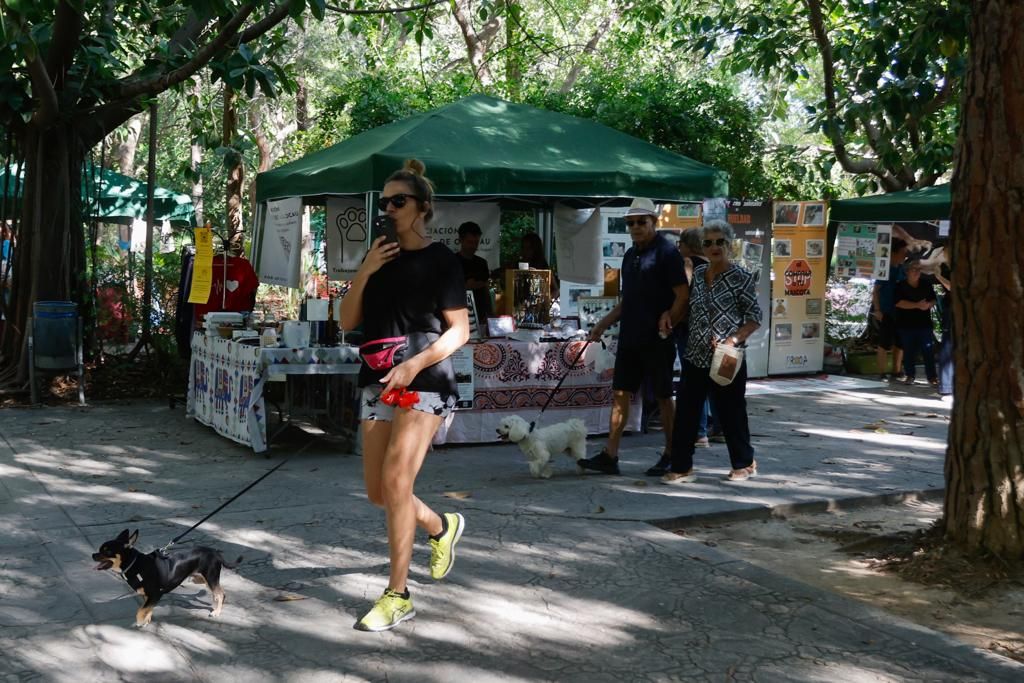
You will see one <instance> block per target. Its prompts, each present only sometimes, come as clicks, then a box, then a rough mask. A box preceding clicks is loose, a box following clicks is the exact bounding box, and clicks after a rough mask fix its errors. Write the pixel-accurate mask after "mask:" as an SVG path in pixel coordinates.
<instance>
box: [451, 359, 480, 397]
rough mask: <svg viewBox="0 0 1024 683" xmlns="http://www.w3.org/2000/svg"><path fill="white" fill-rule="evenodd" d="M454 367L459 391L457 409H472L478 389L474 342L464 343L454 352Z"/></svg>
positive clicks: (456, 385)
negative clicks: (475, 376) (475, 392)
mask: <svg viewBox="0 0 1024 683" xmlns="http://www.w3.org/2000/svg"><path fill="white" fill-rule="evenodd" d="M452 367H453V369H454V372H455V387H456V389H457V390H458V392H459V400H458V402H456V404H455V409H456V410H471V409H472V408H473V392H474V391H476V382H475V379H474V375H473V373H474V370H473V345H472V344H464V345H463V346H462V348H460V349H459V350H458V351H456V352H455V353H453V354H452Z"/></svg>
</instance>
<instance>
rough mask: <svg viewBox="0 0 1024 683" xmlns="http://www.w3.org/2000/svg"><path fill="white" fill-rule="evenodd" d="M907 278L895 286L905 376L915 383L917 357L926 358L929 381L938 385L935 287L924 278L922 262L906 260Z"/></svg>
mask: <svg viewBox="0 0 1024 683" xmlns="http://www.w3.org/2000/svg"><path fill="white" fill-rule="evenodd" d="M906 272H907V279H906V280H904V281H903V282H901V283H899V284H898V285H896V293H895V298H896V310H895V312H894V313H893V316H894V318H895V320H896V332H897V334H899V336H900V342H901V344H902V346H903V374H904V375H906V376H907V379H906V383H907V384H913V383H914V371H915V370H914V369H915V366H916V365H917V355H918V354H919V353H920V354H921V356H923V357H924V370H925V374H926V375H927V376H928V381H929V382H930V383H931V384H932V385H933V386H936V387H937V386H938V384H939V375H938V373H937V372H936V370H935V341H934V340H935V336H934V332H933V330H932V306H934V305H935V286H934V285H933V284H932V282H931V280H930V279H927V278H924V277H921V261H920V260H917V259H913V260H910V261H907V265H906Z"/></svg>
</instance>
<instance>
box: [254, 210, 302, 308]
mask: <svg viewBox="0 0 1024 683" xmlns="http://www.w3.org/2000/svg"><path fill="white" fill-rule="evenodd" d="M301 263H302V198H301V197H289V198H288V199H279V200H276V201H270V202H267V215H266V219H265V220H264V222H263V245H262V247H261V249H260V261H259V273H258V275H259V278H260V282H262V283H264V284H268V285H283V286H285V287H292V288H297V287H299V270H300V268H301Z"/></svg>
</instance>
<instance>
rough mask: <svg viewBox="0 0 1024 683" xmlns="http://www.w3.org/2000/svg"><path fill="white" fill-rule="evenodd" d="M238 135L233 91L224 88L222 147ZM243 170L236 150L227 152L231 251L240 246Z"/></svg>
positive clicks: (227, 218)
mask: <svg viewBox="0 0 1024 683" xmlns="http://www.w3.org/2000/svg"><path fill="white" fill-rule="evenodd" d="M237 133H238V109H237V107H236V100H235V91H234V90H232V89H231V88H230V87H228V86H224V146H225V147H228V148H232V146H233V145H234V142H235V136H236V135H237ZM243 173H244V168H243V166H242V155H241V154H239V153H238V152H237V151H236V150H234V149H231V151H229V152H228V179H227V189H226V192H227V216H226V217H225V218H226V225H225V227H226V228H227V233H228V234H227V240H228V245H230V246H231V248H232V250H233V251H235V250H237V249H239V248H240V247H241V245H242V228H243V223H242V180H243Z"/></svg>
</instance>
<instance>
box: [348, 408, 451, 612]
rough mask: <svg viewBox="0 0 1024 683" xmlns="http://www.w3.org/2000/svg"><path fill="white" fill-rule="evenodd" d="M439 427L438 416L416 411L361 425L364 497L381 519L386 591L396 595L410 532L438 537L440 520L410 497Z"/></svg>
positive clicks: (407, 555)
mask: <svg viewBox="0 0 1024 683" xmlns="http://www.w3.org/2000/svg"><path fill="white" fill-rule="evenodd" d="M440 424H441V418H440V417H439V416H437V415H429V414H427V413H422V412H419V411H416V410H396V411H395V416H394V422H381V421H377V420H364V421H363V423H362V425H363V479H364V481H365V482H366V495H367V497H368V498H369V499H370V502H371V503H373V504H374V505H378V506H380V507H383V508H384V511H385V514H386V516H387V526H388V549H389V552H390V556H391V577H390V582H389V584H388V587H389V588H391V589H392V590H395V591H398V592H402V591H404V590H405V588H406V581H407V579H408V577H409V563H410V561H411V559H412V545H413V539H414V537H415V535H416V527H417V526H419V527H420V528H422V529H424V530H425V531H426V532H427V533H428V534H430V535H432V536H436V535H437V534H439V533H441V529H442V523H441V517H440V516H438V514H437V513H436V512H434V511H433V510H431V509H430V508H429V507H427V505H426V504H425V503H424V502H423V501H421V500H420V499H419V498H417V497H416V496H415V495H414V494H413V485H414V484H415V482H416V475H417V474H419V471H420V467H422V465H423V460H424V458H425V457H426V455H427V448H428V447H429V446H430V441H431V439H432V438H433V436H434V432H436V431H437V428H438V426H440Z"/></svg>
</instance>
